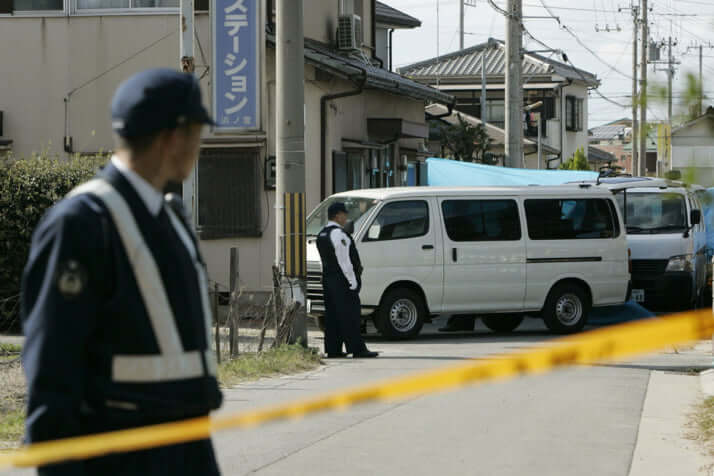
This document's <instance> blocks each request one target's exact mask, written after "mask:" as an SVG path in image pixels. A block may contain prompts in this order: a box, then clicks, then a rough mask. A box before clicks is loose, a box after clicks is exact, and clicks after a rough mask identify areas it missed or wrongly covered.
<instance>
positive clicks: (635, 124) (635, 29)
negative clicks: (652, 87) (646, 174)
mask: <svg viewBox="0 0 714 476" xmlns="http://www.w3.org/2000/svg"><path fill="white" fill-rule="evenodd" d="M624 9H625V8H622V7H620V8H618V9H617V11H618V12H621V11H622V10H624ZM629 10H630V13H631V14H632V138H631V141H630V143H631V144H632V162H631V170H630V171H631V172H632V173H633V174H635V175H638V174H639V170H640V161H639V156H640V154H639V144H640V143H639V141H638V140H637V138H638V137H639V121H638V120H637V102H638V99H639V98H638V97H637V66H638V60H639V58H638V57H637V41H638V34H639V15H640V7H639V6H637V5H636V4H634V3H632V2H630V7H629Z"/></svg>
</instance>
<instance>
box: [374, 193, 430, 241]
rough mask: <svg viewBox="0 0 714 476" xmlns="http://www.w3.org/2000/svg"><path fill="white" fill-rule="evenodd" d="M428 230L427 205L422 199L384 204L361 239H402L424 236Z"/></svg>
mask: <svg viewBox="0 0 714 476" xmlns="http://www.w3.org/2000/svg"><path fill="white" fill-rule="evenodd" d="M428 231H429V207H428V206H427V203H426V202H425V201H422V200H410V201H404V202H393V203H387V204H386V205H384V207H383V208H382V210H380V212H379V215H377V218H375V219H374V221H373V222H372V224H371V225H370V227H369V230H367V236H365V237H364V240H363V241H385V240H403V239H406V238H416V237H418V236H424V235H426V233H427V232H428Z"/></svg>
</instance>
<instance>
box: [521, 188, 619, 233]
mask: <svg viewBox="0 0 714 476" xmlns="http://www.w3.org/2000/svg"><path fill="white" fill-rule="evenodd" d="M608 201H609V200H606V199H602V198H583V199H580V198H577V199H530V200H526V201H525V208H526V219H527V222H528V236H529V237H530V238H531V240H573V239H597V238H614V237H615V236H617V234H616V233H615V222H616V219H615V217H614V216H613V210H612V208H611V206H609V205H608Z"/></svg>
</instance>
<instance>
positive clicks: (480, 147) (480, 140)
mask: <svg viewBox="0 0 714 476" xmlns="http://www.w3.org/2000/svg"><path fill="white" fill-rule="evenodd" d="M456 117H457V118H458V120H459V122H458V124H448V125H445V126H442V127H441V146H442V147H443V148H445V149H448V151H449V153H450V154H451V155H452V156H453V158H454V159H455V160H461V161H464V162H481V163H487V162H489V161H488V160H487V159H486V152H487V151H488V150H489V149H490V148H491V138H490V137H489V135H488V132H487V131H486V127H485V126H484V125H483V124H482V123H480V124H478V125H476V126H473V125H471V124H469V123H468V122H467V121H465V120H464V119H463V118H462V117H461V114H458V113H457V114H456Z"/></svg>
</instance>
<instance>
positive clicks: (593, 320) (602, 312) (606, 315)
mask: <svg viewBox="0 0 714 476" xmlns="http://www.w3.org/2000/svg"><path fill="white" fill-rule="evenodd" d="M654 316H655V314H654V313H653V312H651V311H649V310H647V309H645V308H644V307H642V306H640V305H639V304H637V303H636V302H635V301H628V302H626V303H625V304H621V305H619V306H605V307H594V308H593V309H592V310H591V311H590V316H589V317H588V324H591V325H595V326H609V325H612V324H618V323H620V322H627V321H636V320H638V319H648V318H650V317H654Z"/></svg>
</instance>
